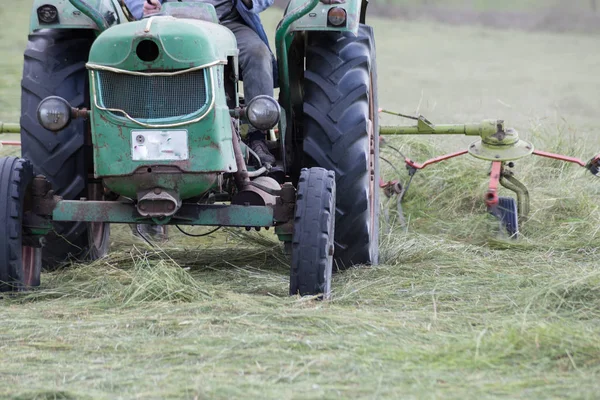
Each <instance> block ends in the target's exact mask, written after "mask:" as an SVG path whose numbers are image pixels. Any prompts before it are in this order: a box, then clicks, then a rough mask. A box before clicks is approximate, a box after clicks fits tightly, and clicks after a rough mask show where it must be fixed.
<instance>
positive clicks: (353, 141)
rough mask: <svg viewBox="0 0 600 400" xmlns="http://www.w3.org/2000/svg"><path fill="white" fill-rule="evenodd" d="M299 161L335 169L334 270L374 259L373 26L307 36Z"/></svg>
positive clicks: (376, 217)
mask: <svg viewBox="0 0 600 400" xmlns="http://www.w3.org/2000/svg"><path fill="white" fill-rule="evenodd" d="M303 146H304V155H305V162H304V165H307V166H318V167H322V168H325V169H327V170H331V171H334V172H335V177H336V185H337V190H338V193H341V194H342V195H341V196H339V197H338V199H337V204H336V222H335V223H336V232H335V256H334V260H335V263H336V266H337V268H340V269H343V268H347V267H349V266H351V265H353V264H377V262H378V258H379V248H378V246H379V243H378V242H379V122H378V107H377V72H376V60H375V41H374V37H373V30H372V28H371V27H369V26H366V25H361V26H360V28H359V31H358V34H357V35H356V36H355V35H353V34H352V33H350V32H315V33H310V34H309V36H308V43H307V48H306V72H305V76H304V143H303Z"/></svg>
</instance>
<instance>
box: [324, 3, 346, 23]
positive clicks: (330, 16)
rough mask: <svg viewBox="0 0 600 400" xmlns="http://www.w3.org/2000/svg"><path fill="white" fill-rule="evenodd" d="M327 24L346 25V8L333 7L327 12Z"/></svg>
mask: <svg viewBox="0 0 600 400" xmlns="http://www.w3.org/2000/svg"><path fill="white" fill-rule="evenodd" d="M327 25H329V26H343V25H346V10H344V9H343V8H341V7H331V8H330V9H329V12H328V13H327Z"/></svg>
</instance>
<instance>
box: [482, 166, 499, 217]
mask: <svg viewBox="0 0 600 400" xmlns="http://www.w3.org/2000/svg"><path fill="white" fill-rule="evenodd" d="M501 176H502V161H493V162H492V172H491V173H490V184H489V186H488V191H487V193H486V194H485V204H486V205H487V206H488V207H493V206H495V205H497V204H498V186H499V185H500V177H501Z"/></svg>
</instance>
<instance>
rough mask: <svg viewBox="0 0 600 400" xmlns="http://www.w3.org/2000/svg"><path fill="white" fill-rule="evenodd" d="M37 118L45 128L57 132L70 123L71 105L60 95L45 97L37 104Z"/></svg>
mask: <svg viewBox="0 0 600 400" xmlns="http://www.w3.org/2000/svg"><path fill="white" fill-rule="evenodd" d="M37 118H38V121H39V123H40V125H42V126H43V127H44V128H45V129H48V130H49V131H52V132H58V131H60V130H62V129H64V128H66V127H67V126H68V125H69V124H70V123H71V105H70V104H69V102H68V101H66V100H65V99H63V98H62V97H58V96H50V97H46V98H45V99H44V100H42V101H41V102H40V105H39V106H38V109H37Z"/></svg>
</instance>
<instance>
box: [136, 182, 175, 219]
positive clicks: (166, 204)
mask: <svg viewBox="0 0 600 400" xmlns="http://www.w3.org/2000/svg"><path fill="white" fill-rule="evenodd" d="M180 207H181V199H179V196H178V195H177V194H176V193H172V192H171V191H169V190H164V189H161V188H154V189H152V190H149V191H143V192H140V193H138V202H137V205H136V208H137V211H138V213H139V214H140V215H141V216H143V217H170V216H172V215H173V214H175V213H176V212H177V211H178V210H179V208H180Z"/></svg>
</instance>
